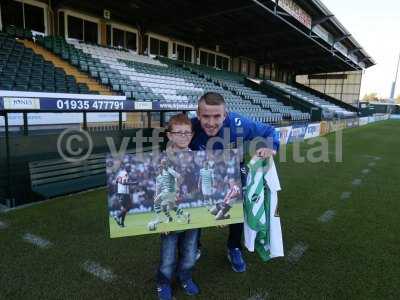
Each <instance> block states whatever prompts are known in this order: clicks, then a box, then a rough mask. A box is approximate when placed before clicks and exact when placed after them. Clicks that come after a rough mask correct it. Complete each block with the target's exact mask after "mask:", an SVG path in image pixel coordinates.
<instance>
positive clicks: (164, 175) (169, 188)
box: [156, 168, 179, 193]
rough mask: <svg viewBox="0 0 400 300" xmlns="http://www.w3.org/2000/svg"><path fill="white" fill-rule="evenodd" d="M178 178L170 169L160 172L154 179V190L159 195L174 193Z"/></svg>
mask: <svg viewBox="0 0 400 300" xmlns="http://www.w3.org/2000/svg"><path fill="white" fill-rule="evenodd" d="M178 176H179V174H178V173H177V172H176V171H174V170H173V169H172V168H168V169H167V170H162V171H161V174H160V175H158V176H157V178H156V189H157V190H158V191H160V193H176V191H177V177H178Z"/></svg>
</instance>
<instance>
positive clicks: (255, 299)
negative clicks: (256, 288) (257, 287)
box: [246, 292, 268, 300]
mask: <svg viewBox="0 0 400 300" xmlns="http://www.w3.org/2000/svg"><path fill="white" fill-rule="evenodd" d="M267 298H268V292H261V293H257V294H255V295H253V296H251V297H249V298H247V299H246V300H265V299H267Z"/></svg>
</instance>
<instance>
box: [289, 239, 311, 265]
mask: <svg viewBox="0 0 400 300" xmlns="http://www.w3.org/2000/svg"><path fill="white" fill-rule="evenodd" d="M307 249H308V245H307V244H305V243H303V242H299V243H297V244H296V245H294V246H293V248H292V249H291V250H290V251H289V253H288V255H287V260H288V261H289V262H290V263H296V262H298V261H299V260H300V258H301V257H302V256H303V255H304V253H305V252H306V250H307Z"/></svg>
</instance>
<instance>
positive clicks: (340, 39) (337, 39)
mask: <svg viewBox="0 0 400 300" xmlns="http://www.w3.org/2000/svg"><path fill="white" fill-rule="evenodd" d="M349 37H351V34H350V33H349V34H344V35H342V36H340V37H338V38H336V39H335V40H334V41H333V44H332V47H333V46H334V45H335V44H336V43H340V42H341V41H344V40H345V39H347V38H349Z"/></svg>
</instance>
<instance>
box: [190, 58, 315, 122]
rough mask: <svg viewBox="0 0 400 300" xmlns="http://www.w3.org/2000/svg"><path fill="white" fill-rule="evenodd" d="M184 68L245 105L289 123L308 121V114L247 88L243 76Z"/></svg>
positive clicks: (204, 67) (194, 66) (210, 69)
mask: <svg viewBox="0 0 400 300" xmlns="http://www.w3.org/2000/svg"><path fill="white" fill-rule="evenodd" d="M185 67H186V68H188V69H189V70H191V71H192V72H195V73H197V74H200V75H201V76H203V77H204V78H206V79H208V80H211V81H213V82H214V83H216V84H217V85H219V86H221V87H222V88H224V89H226V90H228V91H230V92H232V93H233V94H235V95H238V96H240V97H241V98H242V99H244V100H247V101H245V103H246V105H249V104H248V103H252V104H255V105H256V106H258V107H259V106H261V108H263V109H264V110H269V111H271V112H272V113H274V114H275V115H277V114H280V115H282V117H284V118H286V119H288V120H291V121H309V120H310V114H309V113H303V112H301V111H299V110H296V109H294V108H293V107H292V106H285V105H284V104H283V103H281V102H279V101H277V100H276V99H274V98H271V97H268V96H267V95H265V94H263V93H261V92H259V91H256V90H254V89H252V88H250V87H247V86H246V85H245V84H244V79H245V77H244V76H243V75H240V74H237V73H233V72H228V71H223V70H216V69H213V68H209V67H206V66H202V65H195V64H188V63H185ZM250 111H251V110H250Z"/></svg>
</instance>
